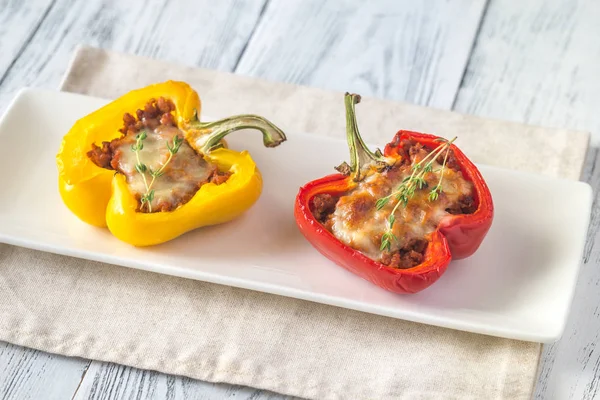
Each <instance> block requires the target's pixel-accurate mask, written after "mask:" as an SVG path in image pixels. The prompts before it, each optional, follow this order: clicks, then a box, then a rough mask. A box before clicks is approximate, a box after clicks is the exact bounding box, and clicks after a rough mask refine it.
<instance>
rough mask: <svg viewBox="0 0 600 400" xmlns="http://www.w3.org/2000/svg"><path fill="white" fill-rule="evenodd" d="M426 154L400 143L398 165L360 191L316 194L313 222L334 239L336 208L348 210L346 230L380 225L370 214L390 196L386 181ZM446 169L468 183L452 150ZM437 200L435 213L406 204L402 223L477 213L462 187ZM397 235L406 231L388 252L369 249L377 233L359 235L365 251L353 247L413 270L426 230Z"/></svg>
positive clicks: (469, 193) (398, 178) (393, 179)
mask: <svg viewBox="0 0 600 400" xmlns="http://www.w3.org/2000/svg"><path fill="white" fill-rule="evenodd" d="M429 153H430V150H429V149H427V148H424V147H423V146H422V145H421V144H420V143H417V142H415V141H409V140H404V141H402V142H400V143H399V144H398V155H399V162H398V163H397V164H395V165H394V166H393V167H389V168H387V169H386V170H385V171H382V172H380V173H379V177H377V178H376V179H371V182H369V179H368V178H367V179H365V180H364V181H363V182H362V183H361V185H362V187H361V191H360V192H355V193H344V194H336V195H332V194H326V193H324V194H318V195H316V196H314V197H313V198H312V199H311V201H310V205H309V206H310V210H311V212H312V213H313V215H314V217H315V218H316V219H317V221H319V222H320V223H321V224H322V225H323V226H324V227H325V228H326V229H327V230H329V231H330V232H332V234H334V235H335V236H338V235H337V234H336V233H339V232H338V231H339V226H340V225H339V224H340V221H339V218H338V220H337V221H334V219H335V217H336V213H337V212H338V211H339V209H340V208H342V209H344V210H350V211H345V214H343V215H344V218H345V219H344V220H343V225H344V226H345V227H348V229H349V230H352V229H356V230H357V231H358V230H364V226H365V225H369V224H377V223H380V224H381V223H383V222H381V220H382V218H381V216H380V215H379V214H377V212H375V211H374V208H375V207H374V204H375V203H376V201H377V199H378V198H381V197H384V196H386V195H388V194H390V193H391V191H392V190H393V186H394V185H393V184H390V183H389V182H398V181H401V180H402V177H403V176H406V171H407V170H409V169H410V168H411V165H412V164H413V163H414V162H415V160H421V159H423V157H425V156H426V155H427V154H429ZM436 161H437V163H438V164H440V165H441V164H442V163H443V156H440V157H438V159H437V160H436ZM446 168H447V169H450V170H452V172H448V173H447V174H451V175H452V176H454V179H456V180H458V181H457V182H462V183H465V184H466V183H468V181H465V180H464V178H462V173H461V172H460V171H461V168H460V165H459V163H458V161H457V160H456V157H455V155H454V153H453V152H452V151H450V152H449V154H448V158H447V160H446ZM403 174H404V175H403ZM445 176H446V175H445ZM435 179H437V178H436V177H435V176H433V177H432V178H431V186H433V185H435V182H434V181H435ZM429 183H430V182H428V184H429ZM469 185H470V183H469ZM465 192H467V193H465ZM424 193H425V194H427V191H426V190H425V192H424ZM350 196H351V197H350ZM415 197H417V196H415ZM439 198H440V199H441V200H440V203H439V204H440V206H438V207H441V209H440V210H436V211H431V210H430V208H431V206H430V205H429V204H428V205H426V206H425V211H423V210H422V209H419V208H418V205H415V204H411V203H409V205H408V207H407V209H408V211H403V212H405V213H408V215H409V216H408V217H407V216H406V215H405V216H404V220H403V221H405V222H404V223H405V224H408V225H410V224H411V223H412V222H413V221H414V222H416V223H417V225H419V224H420V225H423V221H425V220H427V219H428V218H431V219H435V220H436V221H437V220H439V219H441V218H442V217H443V215H447V214H453V215H456V214H472V213H474V212H475V211H476V210H477V204H476V201H475V199H474V197H473V194H472V190H466V189H465V188H464V187H462V186H461V188H460V189H457V190H455V191H454V192H453V193H448V194H446V193H445V192H442V193H440V197H439ZM349 199H351V200H349ZM424 199H426V196H425V198H422V199H421V200H418V201H425V200H424ZM349 201H351V204H350V205H349V204H348V202H349ZM418 201H417V202H418ZM442 205H443V207H442ZM395 215H397V214H395ZM338 217H339V216H338ZM397 218H401V216H398V215H397ZM397 220H398V219H397ZM400 223H402V222H400ZM335 224H338V225H336V227H337V228H338V231H336V229H334V225H335ZM397 224H398V222H397ZM430 224H431V223H430ZM401 232H408V233H407V234H408V235H409V236H406V239H405V240H401V244H399V246H398V247H397V248H394V249H393V250H392V251H379V252H378V251H377V250H379V249H376V250H373V249H374V247H373V246H377V244H378V243H380V242H381V231H372V232H370V234H369V235H368V236H370V237H368V238H366V239H364V238H362V236H361V239H360V240H361V242H360V243H361V244H364V243H368V246H367V248H364V247H365V246H363V248H361V246H356V248H357V250H359V251H362V250H365V251H362V252H363V253H364V254H366V255H367V256H369V257H370V258H373V259H375V260H376V261H379V262H381V263H382V264H384V265H387V266H390V267H393V268H399V269H407V268H413V267H415V266H417V265H419V264H421V263H422V262H423V259H424V256H425V251H426V250H427V246H428V241H427V240H426V239H425V235H426V234H427V232H429V231H427V230H426V229H423V228H422V227H420V228H419V229H416V230H414V229H413V230H412V231H411V230H410V229H409V230H408V231H401ZM415 232H416V233H415ZM357 237H358V236H357ZM338 238H339V239H340V240H342V241H343V242H345V243H346V244H347V245H349V246H351V247H355V246H352V244H353V243H352V240H357V241H358V240H359V239H355V237H354V236H352V235H349V236H343V235H342V237H338ZM349 238H350V239H349ZM369 246H370V247H369ZM369 250H370V251H369Z"/></svg>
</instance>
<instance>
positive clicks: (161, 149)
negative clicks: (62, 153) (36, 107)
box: [88, 97, 230, 212]
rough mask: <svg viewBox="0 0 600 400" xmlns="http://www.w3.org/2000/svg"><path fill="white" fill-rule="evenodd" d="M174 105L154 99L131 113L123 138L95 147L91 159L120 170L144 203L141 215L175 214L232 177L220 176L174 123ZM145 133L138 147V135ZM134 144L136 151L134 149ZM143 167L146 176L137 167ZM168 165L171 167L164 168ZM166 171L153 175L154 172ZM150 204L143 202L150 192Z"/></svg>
mask: <svg viewBox="0 0 600 400" xmlns="http://www.w3.org/2000/svg"><path fill="white" fill-rule="evenodd" d="M173 111H175V105H174V104H173V103H172V102H171V101H170V100H167V99H164V98H162V97H161V98H159V99H158V100H155V99H150V101H148V103H147V104H146V105H145V107H144V109H143V110H137V112H136V117H134V116H133V115H131V114H129V113H127V114H125V115H124V116H123V127H122V128H121V129H120V132H121V133H122V134H123V135H122V136H121V137H119V138H117V139H114V140H112V141H110V142H102V145H101V146H97V145H96V144H93V145H92V149H91V150H90V151H89V152H88V157H90V159H91V160H92V161H93V162H94V163H95V164H96V165H98V166H99V167H102V168H106V169H111V170H115V171H118V172H120V173H122V174H123V175H125V177H126V180H127V184H128V186H129V189H130V190H131V192H132V193H133V195H134V196H135V197H136V199H137V200H138V202H139V207H138V211H143V212H148V211H150V210H151V211H152V212H157V211H172V210H174V209H176V208H177V207H179V206H180V205H182V204H185V203H187V202H188V201H189V200H190V199H191V198H192V197H193V196H194V194H195V193H196V192H197V191H198V189H199V188H200V186H202V185H203V184H205V183H207V182H213V183H216V184H222V183H224V182H225V181H227V179H228V177H229V175H230V174H229V173H227V172H224V173H223V172H220V171H218V169H217V166H216V165H215V164H213V163H211V162H209V161H207V160H206V159H205V158H204V157H203V156H202V155H200V154H198V153H197V152H196V151H195V150H194V149H193V148H192V147H191V146H190V145H189V144H188V142H187V141H186V140H185V136H184V132H183V131H181V130H180V129H179V128H178V127H177V124H176V122H175V117H174V115H173V114H172V112H173ZM142 132H145V133H146V135H145V138H144V139H143V140H142V141H141V143H142V144H143V147H142V148H141V149H139V150H138V151H135V146H136V145H139V143H140V142H139V141H138V139H137V136H138V134H141V133H142ZM176 142H181V144H180V145H179V147H178V150H177V151H176V152H175V153H174V154H171V152H170V150H169V147H168V146H167V144H169V146H171V148H172V147H173V144H174V143H176ZM132 146H133V147H132ZM140 164H142V165H143V166H144V167H145V168H144V170H143V172H141V171H140V170H139V167H138V168H136V166H138V165H140ZM165 164H166V165H165ZM152 171H154V172H157V171H160V172H161V173H160V174H159V175H157V176H156V177H153V176H152V174H151V172H152ZM150 184H151V187H150V190H151V191H152V197H151V200H150V201H148V202H147V203H149V206H148V204H143V202H142V201H141V200H142V198H143V196H144V195H147V194H148V193H149V191H150V190H149V189H148V186H149V185H150Z"/></svg>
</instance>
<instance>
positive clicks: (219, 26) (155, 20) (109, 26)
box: [0, 0, 266, 104]
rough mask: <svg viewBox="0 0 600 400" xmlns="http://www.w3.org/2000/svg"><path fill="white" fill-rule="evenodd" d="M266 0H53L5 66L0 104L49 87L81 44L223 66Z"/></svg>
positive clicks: (231, 61) (233, 57) (229, 65)
mask: <svg viewBox="0 0 600 400" xmlns="http://www.w3.org/2000/svg"><path fill="white" fill-rule="evenodd" d="M265 1H266V0H253V1H243V0H222V1H219V2H214V1H211V0H201V1H194V0H181V1H177V2H168V1H164V0H135V1H122V0H93V1H84V0H56V3H55V4H54V5H53V6H52V8H51V10H50V12H49V13H48V14H47V15H46V18H45V19H44V21H43V22H42V23H41V24H40V26H39V28H38V30H37V31H36V33H35V35H34V36H33V37H32V38H31V41H30V43H29V44H28V45H27V47H26V48H25V49H24V50H23V52H22V54H20V57H19V58H18V59H17V60H16V61H15V62H14V63H13V64H12V65H11V68H10V69H9V70H8V71H7V73H6V76H5V79H4V82H3V83H2V85H1V86H0V104H4V103H6V101H8V100H9V99H10V98H12V96H14V94H15V92H16V91H17V90H18V89H20V88H21V87H22V86H29V85H33V86H36V87H44V88H56V87H57V86H58V84H59V82H60V79H61V77H62V75H63V73H64V71H65V70H66V68H67V67H68V63H69V60H70V58H71V56H72V54H73V51H74V50H75V48H76V47H77V46H78V45H79V44H81V43H85V44H88V45H92V46H97V47H103V48H109V49H112V50H116V51H123V52H131V53H135V54H139V55H144V56H149V57H154V58H159V59H163V60H167V61H174V62H178V63H180V64H184V65H191V66H201V67H206V68H215V69H221V70H226V71H230V70H232V69H233V68H234V66H235V64H236V63H237V61H238V57H239V54H240V52H241V51H242V49H243V48H244V46H245V45H246V43H247V41H248V38H249V37H250V35H251V33H252V31H253V29H254V26H255V25H256V22H257V20H258V17H259V15H260V13H261V11H262V9H263V5H264V2H265ZM166 78H167V77H165V79H166Z"/></svg>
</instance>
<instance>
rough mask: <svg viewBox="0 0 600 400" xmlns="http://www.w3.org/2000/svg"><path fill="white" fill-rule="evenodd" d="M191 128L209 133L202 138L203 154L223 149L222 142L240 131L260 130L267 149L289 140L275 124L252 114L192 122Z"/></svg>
mask: <svg viewBox="0 0 600 400" xmlns="http://www.w3.org/2000/svg"><path fill="white" fill-rule="evenodd" d="M190 127H191V128H194V129H198V130H202V131H206V132H207V134H206V136H203V138H202V143H201V146H202V147H201V151H202V153H208V152H210V151H211V150H213V149H216V148H219V147H221V144H220V142H221V140H222V139H223V138H224V137H225V136H227V135H229V134H230V133H231V132H235V131H239V130H240V129H257V130H259V131H260V132H261V133H262V135H263V143H264V145H265V146H266V147H277V146H279V145H280V144H281V143H282V142H285V141H286V140H287V138H286V136H285V134H284V133H283V131H282V130H281V129H279V128H278V127H277V126H275V125H274V124H273V123H271V122H270V121H268V120H267V119H265V118H263V117H260V116H258V115H252V114H243V115H234V116H232V117H228V118H223V119H220V120H218V121H212V122H200V121H198V122H192V123H191V124H190Z"/></svg>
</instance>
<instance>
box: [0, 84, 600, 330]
mask: <svg viewBox="0 0 600 400" xmlns="http://www.w3.org/2000/svg"><path fill="white" fill-rule="evenodd" d="M105 103H106V100H103V99H97V98H91V97H86V96H81V95H76V94H70V93H61V92H52V91H42V90H30V89H25V90H23V91H21V92H20V93H19V95H18V96H17V97H16V99H15V100H14V102H13V103H12V104H11V106H10V108H9V109H8V111H7V112H6V114H5V115H4V117H3V119H2V121H1V122H0V170H2V171H5V173H4V174H2V176H1V178H0V179H1V182H2V185H1V187H2V191H1V192H0V241H1V242H5V243H9V244H13V245H17V246H23V247H29V248H33V249H37V250H42V251H47V252H52V253H58V254H64V255H68V256H74V257H80V258H85V259H89V260H95V261H102V262H106V263H111V264H116V265H120V266H125V267H131V268H139V269H143V270H148V271H153V272H157V273H161V274H169V275H176V276H181V277H185V278H191V279H198V280H202V281H207V282H214V283H219V284H224V285H230V286H237V287H241V288H246V289H252V290H258V291H263V292H268V293H274V294H278V295H283V296H289V297H296V298H300V299H305V300H310V301H314V302H320V303H325V304H330V305H334V306H339V307H345V308H350V309H355V310H359V311H363V312H367V313H373V314H380V315H385V316H388V317H393V318H399V319H405V320H410V321H416V322H421V323H426V324H431V325H438V326H443V327H448V328H453V329H459V330H465V331H471V332H477V333H483V334H488V335H494V336H501V337H507V338H514V339H521V340H528V341H539V342H550V341H554V340H557V339H558V338H559V337H560V335H561V334H562V331H563V328H564V324H565V320H566V317H567V315H568V311H569V308H570V304H571V299H572V296H573V291H574V288H575V283H576V280H577V275H578V271H579V265H580V261H581V256H582V252H583V248H584V242H585V237H586V231H587V227H588V223H589V216H590V209H591V203H592V191H591V189H590V187H589V185H587V184H585V183H582V182H575V181H569V180H559V179H550V178H545V177H540V176H536V175H530V174H523V173H518V172H513V171H508V170H502V169H497V168H491V167H486V166H483V165H481V166H480V170H481V172H482V174H483V175H484V177H485V179H486V181H487V183H488V184H489V187H490V190H491V191H492V195H493V198H494V202H495V207H496V213H495V219H494V223H493V225H492V228H491V230H490V232H489V234H488V236H487V237H486V239H485V241H484V243H483V245H482V246H481V247H480V249H479V250H478V252H477V253H476V254H475V255H473V256H472V257H470V258H469V259H466V260H462V261H455V262H452V263H451V264H450V266H449V268H448V270H447V272H446V273H445V274H444V275H443V276H442V277H441V278H440V279H439V281H438V282H436V283H435V284H434V285H432V286H431V287H430V288H428V289H426V290H425V291H423V292H421V293H418V294H414V295H397V294H393V293H390V292H387V291H384V290H383V289H380V288H379V287H377V286H374V285H372V284H371V283H369V282H367V281H365V280H363V279H361V278H359V277H357V276H355V275H353V274H352V273H350V272H347V271H346V270H344V269H342V268H341V267H338V266H337V265H335V264H334V263H332V262H330V261H328V260H326V259H325V258H324V257H322V256H321V255H320V254H319V253H318V252H317V251H316V250H314V249H313V248H312V246H311V245H310V244H309V243H308V242H307V241H306V240H305V239H304V237H303V236H302V235H301V234H300V232H299V231H298V228H297V227H296V224H295V222H294V217H293V205H294V199H295V196H296V193H297V190H298V188H299V187H300V186H301V185H303V184H305V183H306V182H308V181H310V180H313V179H315V178H319V177H321V176H323V175H326V174H330V173H333V172H335V171H334V170H333V168H332V167H333V166H334V165H337V164H339V163H340V162H341V161H343V160H346V159H347V158H348V152H347V151H348V150H347V147H346V143H345V141H344V137H345V134H344V132H340V133H339V136H340V140H337V139H328V138H323V137H319V136H311V135H306V134H301V133H296V132H287V135H288V141H287V142H285V143H284V144H283V145H281V146H280V147H278V148H276V149H266V148H264V147H263V146H262V140H261V138H260V136H259V134H258V133H257V132H251V131H248V132H238V133H236V134H233V135H231V136H229V138H228V142H229V144H230V146H231V147H232V148H234V149H240V150H241V149H247V150H249V151H250V153H251V154H252V156H253V158H254V159H255V161H256V162H257V164H258V166H259V168H260V170H261V172H262V174H263V178H264V189H263V193H262V195H261V198H260V200H259V201H258V202H257V203H256V204H255V205H254V206H253V207H252V208H251V209H250V210H249V211H248V212H247V213H246V214H244V215H243V216H242V217H241V218H239V219H237V220H235V221H233V222H230V223H227V224H223V225H220V226H215V227H209V228H202V229H199V230H196V231H194V232H191V233H188V234H186V235H184V236H182V237H180V238H178V239H176V240H174V241H171V242H169V243H166V244H163V245H159V246H156V247H152V248H134V247H131V246H129V245H127V244H124V243H122V242H120V241H118V240H117V239H116V238H114V237H113V236H112V235H111V234H110V233H109V232H108V231H107V230H105V229H98V228H94V227H91V226H88V225H86V224H84V223H82V222H80V221H79V220H78V219H77V218H76V217H75V216H73V215H72V214H71V213H70V212H69V211H68V210H67V208H66V207H65V206H64V205H63V203H62V201H61V199H60V196H59V193H58V190H57V170H56V165H55V154H56V152H57V150H58V147H59V144H60V141H61V138H62V136H63V135H64V134H65V133H66V132H67V131H68V130H69V128H70V127H71V125H72V124H73V123H74V122H75V121H76V120H77V119H79V118H81V117H83V116H84V115H86V114H87V113H89V112H92V111H93V110H95V109H96V108H98V107H100V106H102V105H104V104H105ZM274 122H276V121H274ZM392 135H393V132H390V140H391V138H392ZM383 145H384V143H380V144H379V146H381V147H382V146H383ZM23 268H27V266H25V265H24V266H23Z"/></svg>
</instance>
